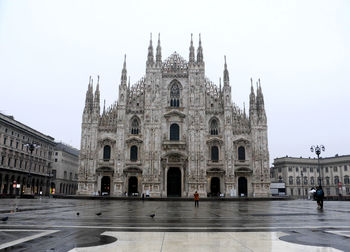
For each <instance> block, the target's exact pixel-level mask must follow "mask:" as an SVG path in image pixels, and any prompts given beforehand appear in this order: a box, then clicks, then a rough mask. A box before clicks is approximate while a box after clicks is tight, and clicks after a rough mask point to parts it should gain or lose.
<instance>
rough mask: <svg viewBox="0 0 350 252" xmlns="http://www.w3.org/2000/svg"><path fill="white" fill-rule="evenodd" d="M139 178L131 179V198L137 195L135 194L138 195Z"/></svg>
mask: <svg viewBox="0 0 350 252" xmlns="http://www.w3.org/2000/svg"><path fill="white" fill-rule="evenodd" d="M137 182H138V181H137V177H135V176H132V177H130V178H129V190H128V193H129V195H130V196H133V195H135V193H138V191H137Z"/></svg>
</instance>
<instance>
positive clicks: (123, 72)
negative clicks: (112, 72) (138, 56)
mask: <svg viewBox="0 0 350 252" xmlns="http://www.w3.org/2000/svg"><path fill="white" fill-rule="evenodd" d="M126 73H127V72H126V54H125V55H124V63H123V70H122V77H121V84H122V85H126V81H127V77H126Z"/></svg>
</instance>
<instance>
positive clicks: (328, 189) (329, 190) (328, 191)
mask: <svg viewBox="0 0 350 252" xmlns="http://www.w3.org/2000/svg"><path fill="white" fill-rule="evenodd" d="M326 191H327V195H330V194H331V189H330V188H329V187H328V188H326Z"/></svg>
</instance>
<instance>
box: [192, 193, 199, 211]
mask: <svg viewBox="0 0 350 252" xmlns="http://www.w3.org/2000/svg"><path fill="white" fill-rule="evenodd" d="M193 196H194V206H195V207H199V194H198V192H197V191H195V193H194V194H193Z"/></svg>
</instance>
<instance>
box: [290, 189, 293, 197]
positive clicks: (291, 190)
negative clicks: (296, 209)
mask: <svg viewBox="0 0 350 252" xmlns="http://www.w3.org/2000/svg"><path fill="white" fill-rule="evenodd" d="M293 194H294V192H293V188H291V189H290V195H291V196H293Z"/></svg>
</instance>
